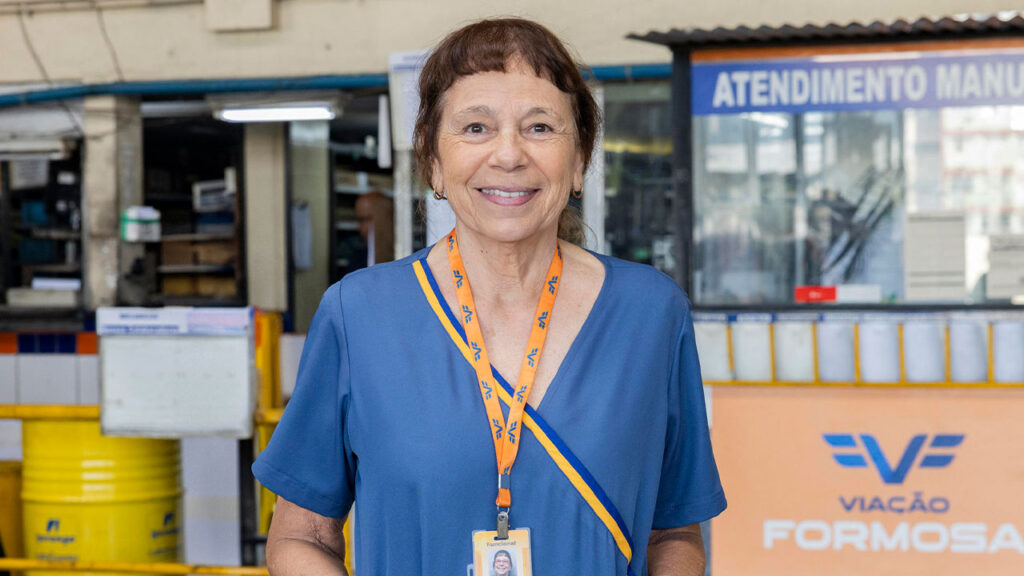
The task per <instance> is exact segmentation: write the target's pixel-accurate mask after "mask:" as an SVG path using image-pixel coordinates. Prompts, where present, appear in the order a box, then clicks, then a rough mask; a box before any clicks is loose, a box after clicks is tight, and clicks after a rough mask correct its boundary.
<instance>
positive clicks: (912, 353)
mask: <svg viewBox="0 0 1024 576" xmlns="http://www.w3.org/2000/svg"><path fill="white" fill-rule="evenodd" d="M943 328H944V325H943V324H942V323H941V322H936V321H916V322H907V323H906V324H904V325H903V350H904V358H905V359H906V375H907V381H908V382H944V381H945V380H946V342H945V339H946V335H945V333H944V330H943Z"/></svg>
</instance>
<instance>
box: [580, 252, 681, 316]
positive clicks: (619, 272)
mask: <svg viewBox="0 0 1024 576" xmlns="http://www.w3.org/2000/svg"><path fill="white" fill-rule="evenodd" d="M591 254H592V255H593V256H594V257H595V258H597V260H598V261H600V262H601V263H602V264H604V267H605V270H606V273H605V274H606V282H607V283H608V286H607V288H608V289H609V290H611V291H612V292H614V293H615V294H616V295H618V296H620V297H630V298H635V299H637V300H638V301H642V302H644V303H646V304H651V303H653V302H666V303H669V304H671V305H673V306H676V307H679V308H680V309H682V310H686V309H689V307H690V300H689V298H688V297H687V295H686V292H684V291H683V289H682V288H681V287H680V286H679V284H677V283H676V281H675V280H674V279H673V278H672V277H671V276H669V275H668V274H665V273H664V272H662V271H661V270H658V269H657V268H655V267H653V266H650V265H648V264H641V263H639V262H632V261H630V260H623V259H622V258H616V257H614V256H606V255H604V254H597V253H594V252H591Z"/></svg>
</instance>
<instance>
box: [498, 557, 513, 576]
mask: <svg viewBox="0 0 1024 576" xmlns="http://www.w3.org/2000/svg"><path fill="white" fill-rule="evenodd" d="M511 570H512V561H511V560H509V557H508V556H506V555H504V554H498V555H496V556H495V557H494V572H495V574H508V573H509V571H511Z"/></svg>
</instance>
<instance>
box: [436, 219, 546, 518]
mask: <svg viewBox="0 0 1024 576" xmlns="http://www.w3.org/2000/svg"><path fill="white" fill-rule="evenodd" d="M448 263H449V264H450V266H451V269H452V280H453V281H454V283H455V295H456V297H457V298H458V300H459V307H460V308H461V309H462V312H463V316H462V318H463V320H464V323H465V328H466V338H467V339H468V340H469V347H470V349H471V350H472V351H473V369H474V370H475V371H476V375H477V380H478V381H479V382H480V395H481V396H482V397H483V399H484V407H485V409H486V410H487V420H488V422H490V424H491V426H490V428H491V439H492V440H493V441H494V453H495V458H496V460H497V465H498V498H497V500H496V503H497V505H498V507H499V508H503V509H507V508H509V507H510V506H511V504H512V494H511V491H510V489H509V482H508V476H509V473H510V472H511V470H512V465H513V464H514V463H515V461H516V456H517V455H518V453H519V430H520V429H521V428H522V420H523V411H524V410H525V409H526V400H527V398H529V396H530V389H531V388H532V387H533V381H534V379H535V378H536V377H537V365H538V364H539V362H538V360H539V359H540V354H541V352H542V350H543V349H544V340H545V338H546V337H547V327H548V325H549V324H550V318H551V311H552V309H553V308H554V305H555V297H556V296H557V295H558V283H559V280H560V277H561V275H562V250H561V248H559V247H558V246H557V245H556V246H555V254H554V255H553V256H552V257H551V265H550V266H549V267H548V272H547V276H545V278H546V280H545V283H544V289H543V290H542V291H541V295H540V300H539V301H538V302H537V311H536V313H535V314H534V318H537V322H534V323H533V325H532V326H531V328H530V340H529V342H528V343H527V345H526V353H525V354H524V356H523V363H522V366H521V367H520V369H519V379H518V381H517V382H516V393H515V395H514V396H513V397H512V405H511V406H510V407H509V412H508V421H507V422H506V421H505V419H504V418H503V415H502V413H501V405H500V404H499V403H498V398H497V395H496V394H494V390H495V388H496V387H497V386H498V384H497V382H496V381H495V380H494V376H493V375H492V374H491V361H490V359H489V358H488V356H487V348H486V346H485V345H484V336H483V331H482V330H481V329H480V316H479V315H478V314H477V312H476V304H475V303H474V302H473V291H472V289H471V288H470V285H469V281H468V278H469V276H468V275H467V274H466V267H465V264H464V263H463V261H462V254H461V253H460V252H459V243H458V240H457V238H456V236H455V230H454V229H453V230H452V231H451V233H449V234H448Z"/></svg>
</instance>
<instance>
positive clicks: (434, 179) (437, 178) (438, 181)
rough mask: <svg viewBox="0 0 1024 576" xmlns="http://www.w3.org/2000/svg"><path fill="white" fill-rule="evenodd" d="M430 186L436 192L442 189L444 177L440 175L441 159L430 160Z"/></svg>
mask: <svg viewBox="0 0 1024 576" xmlns="http://www.w3.org/2000/svg"><path fill="white" fill-rule="evenodd" d="M430 188H431V190H433V191H434V192H437V193H440V192H441V191H442V190H444V177H443V176H441V161H440V160H438V159H437V158H434V159H432V160H431V161H430Z"/></svg>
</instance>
